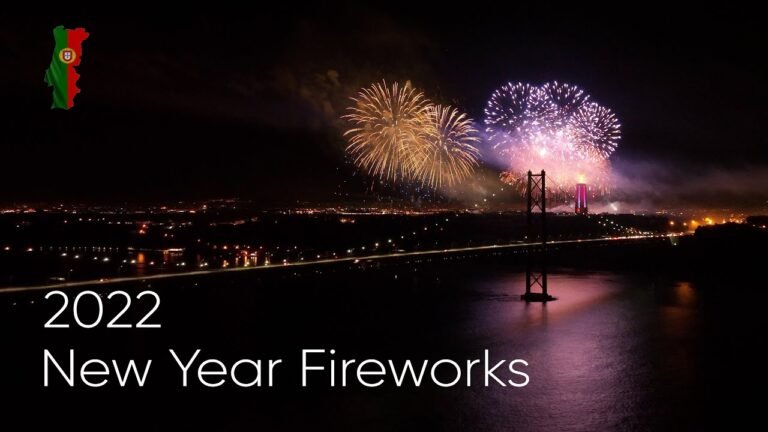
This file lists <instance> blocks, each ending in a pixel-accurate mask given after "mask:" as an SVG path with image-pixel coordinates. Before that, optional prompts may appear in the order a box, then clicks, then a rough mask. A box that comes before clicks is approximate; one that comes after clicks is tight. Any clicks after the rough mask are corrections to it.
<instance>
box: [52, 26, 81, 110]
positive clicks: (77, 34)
mask: <svg viewBox="0 0 768 432" xmlns="http://www.w3.org/2000/svg"><path fill="white" fill-rule="evenodd" d="M86 39H88V33H87V32H86V31H85V29H84V28H82V27H78V28H76V29H74V30H70V29H65V28H64V26H58V27H55V28H54V29H53V40H54V44H55V45H54V47H53V55H52V56H51V65H50V66H49V67H48V70H46V71H45V82H46V83H48V87H53V105H51V109H54V108H62V109H66V110H68V109H70V108H72V107H73V106H75V96H76V95H77V94H78V93H80V89H79V88H77V80H78V78H80V74H78V73H77V71H76V70H75V67H76V66H78V65H80V60H81V59H82V58H83V41H84V40H86Z"/></svg>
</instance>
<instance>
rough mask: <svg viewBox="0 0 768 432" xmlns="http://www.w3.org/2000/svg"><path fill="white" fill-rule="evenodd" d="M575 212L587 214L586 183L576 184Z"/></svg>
mask: <svg viewBox="0 0 768 432" xmlns="http://www.w3.org/2000/svg"><path fill="white" fill-rule="evenodd" d="M576 214H587V185H586V183H577V184H576Z"/></svg>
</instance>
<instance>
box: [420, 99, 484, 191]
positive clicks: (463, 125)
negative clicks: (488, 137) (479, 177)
mask: <svg viewBox="0 0 768 432" xmlns="http://www.w3.org/2000/svg"><path fill="white" fill-rule="evenodd" d="M425 119H426V123H425V124H424V125H423V128H422V130H421V135H420V138H421V139H422V140H423V141H424V142H425V143H426V145H422V146H417V147H415V148H416V149H417V150H418V151H417V152H414V153H412V154H411V155H409V157H408V160H409V163H410V164H411V165H412V169H411V170H410V171H411V172H413V173H414V178H415V180H416V181H418V182H420V183H422V184H423V185H427V186H429V187H431V188H433V189H438V188H440V187H443V186H449V187H450V186H454V185H456V184H458V183H460V182H461V181H463V180H464V179H466V178H467V177H469V176H470V175H472V173H473V172H474V170H475V168H476V167H477V165H478V158H479V156H480V152H479V150H478V149H477V143H478V142H479V141H480V139H479V138H478V137H477V129H475V128H474V126H473V125H472V119H470V118H468V117H467V116H466V115H465V114H463V113H461V112H460V111H459V110H458V109H456V108H453V107H450V106H443V105H430V106H429V108H428V109H427V115H426V116H425Z"/></svg>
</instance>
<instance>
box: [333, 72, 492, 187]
mask: <svg viewBox="0 0 768 432" xmlns="http://www.w3.org/2000/svg"><path fill="white" fill-rule="evenodd" d="M352 100H353V101H354V102H355V105H354V106H352V107H350V108H349V114H347V115H345V116H343V118H344V119H346V120H348V121H349V122H350V123H351V124H352V128H350V129H349V130H348V131H347V132H346V133H345V134H344V135H345V136H347V137H348V139H349V145H348V146H347V153H348V154H349V155H350V157H351V158H352V161H353V162H354V163H355V165H357V166H358V167H359V168H361V169H363V170H365V171H366V172H367V173H368V174H369V175H371V176H373V177H377V178H379V179H380V180H383V181H392V182H405V183H415V184H420V185H422V186H427V187H430V188H432V189H439V188H441V187H444V186H448V187H450V186H454V185H456V184H458V183H460V182H461V181H462V180H464V179H466V178H467V177H469V176H470V175H471V174H472V173H473V172H474V170H475V168H476V167H477V165H478V158H479V151H478V149H477V146H476V143H477V142H478V141H479V138H478V137H477V130H476V129H475V128H474V127H473V125H472V120H471V119H469V118H468V117H467V116H466V115H465V114H463V113H461V112H460V111H459V110H458V109H456V108H453V107H449V106H442V105H435V104H432V103H431V102H430V101H429V100H427V99H426V98H425V97H424V95H423V93H421V92H418V91H416V90H415V89H414V88H412V87H411V86H410V85H409V84H406V85H404V86H401V85H399V84H397V83H395V84H393V85H392V86H391V87H389V86H387V84H386V83H384V82H382V83H377V84H373V85H372V86H371V87H368V88H365V89H363V90H361V91H360V92H359V93H358V95H357V96H356V97H354V98H352Z"/></svg>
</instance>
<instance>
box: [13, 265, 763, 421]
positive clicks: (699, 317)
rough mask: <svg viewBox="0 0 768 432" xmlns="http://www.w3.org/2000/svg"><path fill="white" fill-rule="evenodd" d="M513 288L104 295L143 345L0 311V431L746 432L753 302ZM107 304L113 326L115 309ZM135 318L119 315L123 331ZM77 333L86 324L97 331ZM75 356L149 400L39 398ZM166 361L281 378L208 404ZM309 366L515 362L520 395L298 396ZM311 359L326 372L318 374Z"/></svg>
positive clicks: (38, 314)
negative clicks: (149, 316) (260, 366)
mask: <svg viewBox="0 0 768 432" xmlns="http://www.w3.org/2000/svg"><path fill="white" fill-rule="evenodd" d="M523 284H524V273H521V272H520V270H519V269H515V268H511V269H510V268H509V266H507V265H505V264H503V263H498V262H497V263H479V262H474V261H455V262H448V263H441V264H414V263H409V264H402V265H394V266H389V267H386V268H358V267H355V268H347V267H338V268H333V267H331V268H327V269H326V268H317V269H312V270H307V271H305V272H303V273H301V274H298V273H293V272H282V273H281V272H280V271H274V272H271V273H267V272H264V274H263V275H255V274H239V275H221V276H217V277H211V278H200V279H176V280H171V281H165V282H164V283H154V284H153V285H152V286H150V287H148V286H147V285H142V286H110V287H108V288H102V289H99V290H98V291H99V292H100V293H103V294H107V293H108V292H110V291H112V290H114V289H123V290H125V291H127V292H128V293H130V294H136V293H138V292H139V291H140V290H142V289H146V288H150V289H154V290H156V291H157V292H158V293H159V294H160V296H161V298H162V303H161V307H160V310H159V312H158V314H157V315H156V318H157V319H156V320H153V321H158V322H161V323H162V328H161V329H145V330H137V329H105V328H95V329H88V330H85V329H42V324H43V323H44V322H45V321H46V320H47V319H48V318H49V317H50V316H51V315H52V313H53V312H55V310H56V309H57V306H58V305H59V303H58V302H55V303H52V302H45V301H43V300H42V298H43V296H44V294H45V293H44V292H34V293H17V294H3V295H0V305H1V306H2V309H1V311H2V324H3V333H4V343H3V347H2V351H1V352H0V354H2V360H0V361H2V364H1V365H2V371H1V374H2V375H1V376H2V381H3V385H2V387H0V391H2V393H3V395H2V400H3V401H6V402H4V405H5V407H6V408H7V411H6V412H5V413H4V418H5V419H6V420H3V421H4V422H6V421H7V422H8V424H16V423H15V422H16V421H20V422H21V423H20V424H22V425H26V426H27V427H29V428H34V427H36V426H39V425H41V424H47V425H58V426H65V425H73V426H75V427H79V428H81V429H93V428H96V429H101V430H111V429H115V428H117V429H121V428H126V429H132V430H181V429H182V428H183V427H194V428H204V429H207V430H302V431H304V430H350V431H352V430H354V431H360V430H457V431H459V430H483V431H509V430H520V431H552V430H561V431H570V430H574V431H594V430H703V429H704V428H711V427H717V426H719V427H727V428H729V429H732V428H734V427H737V426H738V425H739V424H740V423H741V422H743V421H747V420H749V419H750V418H753V417H757V416H758V414H759V413H758V412H757V411H755V406H756V404H757V401H756V399H753V398H752V396H750V395H751V394H754V393H756V392H757V391H759V390H761V389H764V387H762V386H761V384H760V383H761V382H762V377H763V374H762V372H761V370H762V368H763V363H764V361H763V359H762V358H761V357H760V356H759V354H758V353H759V344H761V343H763V342H764V340H765V339H764V336H763V334H762V332H761V330H760V329H761V328H762V327H764V322H765V319H764V317H765V315H766V314H765V312H764V310H765V307H766V305H765V303H764V301H765V299H766V298H765V297H766V296H765V295H764V294H762V292H763V290H761V289H757V288H756V287H751V286H748V285H749V284H746V283H743V284H740V285H731V286H727V285H724V284H722V283H719V282H718V283H714V282H707V281H697V282H693V281H686V280H677V279H676V278H675V277H674V276H660V275H655V274H653V273H648V272H644V273H627V272H606V271H595V272H575V271H570V270H567V269H566V270H564V269H560V270H557V271H553V272H552V273H551V274H550V280H549V284H550V291H551V292H552V293H553V294H554V295H556V296H557V297H558V300H557V301H555V302H551V303H548V304H546V305H542V304H526V303H523V302H521V301H520V300H519V294H520V293H521V292H522V291H523V289H524V285H523ZM80 291H81V289H79V288H78V289H77V290H73V291H71V292H69V294H70V297H71V298H74V296H75V295H76V294H77V293H78V292H80ZM86 301H87V300H83V302H86ZM105 302H106V300H105ZM106 304H107V308H106V309H105V316H108V317H111V316H113V315H114V313H115V311H116V310H118V309H119V308H117V307H110V305H109V303H108V302H107V303H106ZM121 304H122V303H121ZM140 304H143V303H140ZM147 304H149V303H147ZM147 304H143V305H144V306H146V305H147ZM146 309H147V308H146V307H143V306H142V307H141V308H137V310H135V311H133V312H129V313H128V314H126V318H128V319H126V320H125V322H131V321H133V322H135V321H136V318H140V317H141V316H143V315H144V313H145V311H146ZM83 310H84V311H87V308H86V309H83ZM82 315H83V316H82V317H81V318H82V320H83V321H87V320H88V319H90V318H91V317H93V315H94V314H92V313H89V312H84V313H83V314H82ZM63 317H64V318H66V317H67V315H66V314H65V315H63ZM61 321H62V322H70V323H72V322H73V321H72V318H71V317H70V318H66V319H62V320H61ZM101 327H103V326H101ZM70 348H72V349H74V350H75V353H76V362H77V366H76V368H75V371H77V370H78V367H79V366H80V365H81V364H82V362H84V361H85V360H86V359H89V358H100V359H103V360H105V361H108V362H109V361H110V360H112V359H116V360H118V361H119V362H124V361H127V360H128V359H135V360H136V361H137V362H140V363H141V364H143V363H144V362H145V361H146V360H147V359H153V365H152V368H151V370H150V372H149V375H148V378H147V384H146V385H145V386H144V387H143V388H136V386H135V385H133V386H128V387H126V388H120V387H119V386H118V385H117V384H116V381H115V378H114V377H113V376H109V377H108V378H109V384H107V385H106V386H105V387H103V388H100V389H91V388H87V387H86V386H85V385H83V384H82V382H81V381H79V378H78V379H77V380H76V384H75V387H74V388H69V387H68V386H67V385H66V383H65V382H64V381H63V379H61V377H60V375H55V378H54V379H53V380H52V382H51V387H49V388H44V387H43V350H44V349H49V350H50V352H51V353H53V355H55V356H56V358H57V360H59V361H60V362H63V363H66V362H68V358H67V356H68V350H69V349H70ZM169 348H173V349H175V350H176V351H177V352H179V353H182V354H183V355H185V356H189V355H191V354H192V352H193V351H194V349H197V348H200V349H201V350H202V352H201V354H200V356H201V357H200V359H203V358H205V359H207V358H217V359H221V360H222V361H224V362H225V363H227V364H228V365H231V364H233V363H234V362H235V361H237V360H238V359H242V358H251V359H254V360H255V359H276V358H281V359H283V360H284V364H283V365H281V366H280V367H281V368H282V369H279V370H278V372H276V376H275V385H274V387H273V388H264V387H262V388H256V387H254V388H247V389H241V388H237V387H236V386H234V385H233V384H232V382H231V380H230V379H227V382H226V384H224V385H223V386H222V387H219V388H215V389H210V388H205V387H203V386H201V385H200V384H199V383H198V382H197V379H196V376H195V374H194V373H193V374H192V375H191V378H192V382H191V384H190V387H188V388H183V387H182V386H181V374H180V371H179V369H178V367H177V366H176V365H175V363H174V362H173V360H172V357H171V356H170V355H169V353H168V349H169ZM303 348H321V349H335V350H336V355H335V358H336V359H337V361H339V362H340V360H341V359H342V358H344V359H351V358H354V359H357V360H358V361H361V360H363V359H365V358H376V359H380V360H382V361H385V360H387V359H393V360H394V361H400V362H401V361H403V360H405V359H411V360H413V361H416V362H421V361H422V360H424V359H431V360H437V359H441V358H451V359H455V360H457V361H458V362H459V363H460V364H462V363H463V362H465V361H466V360H467V359H475V358H479V359H482V356H483V352H484V350H486V349H487V350H489V352H490V355H491V357H492V359H496V360H501V359H510V360H511V359H516V358H520V359H525V360H526V361H527V362H528V363H529V367H528V368H521V369H522V370H524V371H525V372H526V373H528V375H529V376H530V383H529V384H528V385H527V386H526V387H524V388H512V387H505V388H502V387H500V386H491V387H485V386H483V385H482V380H483V375H482V370H476V371H474V373H473V374H472V379H473V385H472V386H470V387H466V385H456V386H454V387H451V388H440V387H437V386H435V385H433V384H431V383H430V382H428V383H427V384H426V385H423V386H422V387H419V388H416V387H414V386H412V385H411V386H409V385H404V386H403V387H401V388H398V387H396V386H394V385H392V381H391V378H390V377H388V376H386V377H384V378H385V380H386V383H385V384H384V385H383V386H381V387H379V388H365V387H362V386H360V385H358V384H354V383H352V384H351V385H349V386H348V387H346V388H341V387H338V386H337V387H334V388H331V387H330V386H329V385H328V383H327V377H328V376H327V375H323V374H318V375H317V376H316V379H313V380H312V381H310V384H311V385H310V387H308V388H302V387H301V386H300V378H301V373H300V366H301V364H300V360H301V356H300V351H301V349H303ZM317 358H318V362H320V363H322V361H323V359H324V360H326V363H325V364H326V365H327V360H328V359H329V358H330V357H324V356H319V357H317ZM76 374H77V372H76ZM246 375H247V374H246ZM352 377H354V375H352ZM506 377H507V378H509V377H508V376H506ZM227 378H228V377H227ZM449 381H450V380H449ZM19 430H20V429H19Z"/></svg>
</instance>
